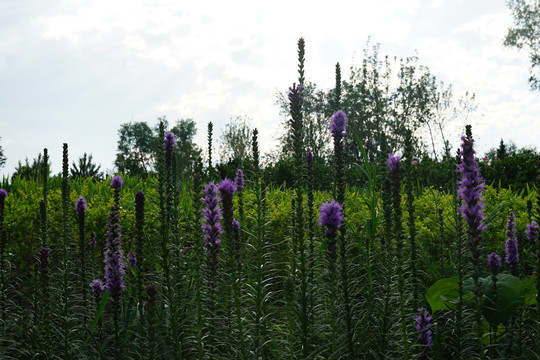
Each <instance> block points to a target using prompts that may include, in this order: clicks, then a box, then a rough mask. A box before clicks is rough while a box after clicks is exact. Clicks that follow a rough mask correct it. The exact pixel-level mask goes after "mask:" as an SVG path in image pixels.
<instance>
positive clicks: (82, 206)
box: [75, 196, 87, 316]
mask: <svg viewBox="0 0 540 360" xmlns="http://www.w3.org/2000/svg"><path fill="white" fill-rule="evenodd" d="M75 211H76V212H77V219H78V224H79V261H80V265H81V287H82V294H83V307H84V308H86V288H87V283H86V244H85V236H86V235H85V219H86V199H85V198H84V197H82V196H79V198H78V199H77V202H76V203H75ZM85 316H86V312H85Z"/></svg>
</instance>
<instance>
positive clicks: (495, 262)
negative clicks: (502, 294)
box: [487, 252, 502, 336]
mask: <svg viewBox="0 0 540 360" xmlns="http://www.w3.org/2000/svg"><path fill="white" fill-rule="evenodd" d="M487 264H488V267H489V270H490V271H491V282H492V283H493V303H492V304H491V306H492V307H493V308H494V309H496V308H497V274H498V273H499V270H500V269H501V265H502V260H501V257H500V256H499V255H497V253H495V252H492V253H490V254H489V255H488V256H487ZM491 333H492V332H491V331H490V336H491Z"/></svg>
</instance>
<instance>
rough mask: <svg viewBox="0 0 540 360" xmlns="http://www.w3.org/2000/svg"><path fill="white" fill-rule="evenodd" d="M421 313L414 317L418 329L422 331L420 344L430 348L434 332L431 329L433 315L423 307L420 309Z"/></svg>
mask: <svg viewBox="0 0 540 360" xmlns="http://www.w3.org/2000/svg"><path fill="white" fill-rule="evenodd" d="M418 311H419V312H420V315H418V316H416V317H415V318H414V321H415V328H416V331H417V332H419V333H420V344H422V345H424V346H426V347H428V348H430V347H431V345H432V336H433V332H432V331H431V326H432V324H431V320H432V317H431V315H429V312H428V311H427V310H426V309H425V308H423V307H421V308H419V309H418Z"/></svg>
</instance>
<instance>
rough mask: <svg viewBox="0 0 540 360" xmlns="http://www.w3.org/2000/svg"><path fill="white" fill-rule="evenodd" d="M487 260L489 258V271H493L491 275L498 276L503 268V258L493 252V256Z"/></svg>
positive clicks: (490, 255)
mask: <svg viewBox="0 0 540 360" xmlns="http://www.w3.org/2000/svg"><path fill="white" fill-rule="evenodd" d="M487 258H488V260H487V262H488V266H489V269H490V270H491V273H492V274H493V275H497V273H498V272H499V269H500V268H501V266H502V261H501V257H500V256H499V255H497V253H495V252H492V253H491V254H489V255H488V256H487Z"/></svg>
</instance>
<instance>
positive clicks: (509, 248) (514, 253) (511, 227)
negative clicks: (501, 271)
mask: <svg viewBox="0 0 540 360" xmlns="http://www.w3.org/2000/svg"><path fill="white" fill-rule="evenodd" d="M515 221H516V215H515V214H514V213H513V212H510V214H508V222H507V224H506V228H507V230H506V237H507V239H506V244H505V252H506V256H505V261H506V263H507V264H508V265H509V266H510V272H511V273H512V275H513V276H515V277H518V275H519V274H518V263H519V254H518V241H517V238H516V232H515V227H516V224H515Z"/></svg>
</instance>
